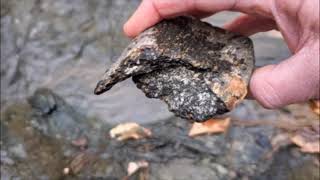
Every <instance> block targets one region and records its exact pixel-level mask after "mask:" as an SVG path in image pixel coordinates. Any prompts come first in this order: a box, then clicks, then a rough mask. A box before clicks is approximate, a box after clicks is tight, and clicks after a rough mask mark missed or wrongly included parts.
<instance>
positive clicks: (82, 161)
mask: <svg viewBox="0 0 320 180" xmlns="http://www.w3.org/2000/svg"><path fill="white" fill-rule="evenodd" d="M89 161H90V159H89V155H88V154H87V153H85V152H82V153H79V154H78V155H76V156H75V157H74V158H73V160H72V161H71V162H70V164H69V166H68V167H66V168H64V169H63V173H64V174H65V175H68V174H69V173H72V174H77V173H79V172H80V171H81V170H82V169H83V168H84V166H85V165H86V164H87V163H89Z"/></svg>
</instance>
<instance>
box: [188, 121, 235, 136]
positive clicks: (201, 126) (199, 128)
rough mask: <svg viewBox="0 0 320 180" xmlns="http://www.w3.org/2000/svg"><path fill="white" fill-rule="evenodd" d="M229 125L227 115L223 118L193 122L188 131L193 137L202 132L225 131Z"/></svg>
mask: <svg viewBox="0 0 320 180" xmlns="http://www.w3.org/2000/svg"><path fill="white" fill-rule="evenodd" d="M229 125H230V118H229V117H227V118H224V119H209V120H207V121H205V122H202V123H198V122H195V123H193V125H192V127H191V129H190V131H189V136H191V137H195V136H198V135H202V134H212V133H221V132H225V131H226V130H227V128H228V127H229Z"/></svg>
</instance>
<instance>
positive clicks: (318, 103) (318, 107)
mask: <svg viewBox="0 0 320 180" xmlns="http://www.w3.org/2000/svg"><path fill="white" fill-rule="evenodd" d="M309 106H310V108H311V110H312V111H313V112H314V113H316V114H317V115H320V100H311V101H310V102H309Z"/></svg>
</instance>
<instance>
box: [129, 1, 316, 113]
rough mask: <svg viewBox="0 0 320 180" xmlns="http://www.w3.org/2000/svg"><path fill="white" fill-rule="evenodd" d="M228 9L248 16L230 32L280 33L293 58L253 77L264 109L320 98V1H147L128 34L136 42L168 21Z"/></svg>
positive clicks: (253, 91)
mask: <svg viewBox="0 0 320 180" xmlns="http://www.w3.org/2000/svg"><path fill="white" fill-rule="evenodd" d="M224 10H230V11H239V12H242V13H245V14H246V15H242V16H240V17H238V18H236V19H235V20H234V21H233V22H231V23H229V24H227V25H225V27H224V28H225V29H228V30H230V31H234V32H237V33H240V34H243V35H246V36H250V35H253V34H255V33H258V32H263V31H269V30H272V29H277V30H279V31H280V32H281V33H282V35H283V37H284V39H285V41H286V43H287V45H288V47H289V49H290V51H291V52H292V54H293V55H292V56H291V57H290V58H288V59H286V60H284V61H282V62H281V63H280V64H277V65H268V66H264V67H262V68H258V69H256V70H255V72H254V73H253V75H252V78H251V81H250V85H249V89H250V93H251V95H252V96H253V97H254V98H255V99H256V100H257V101H259V102H260V104H262V105H263V106H264V107H266V108H277V107H281V106H284V105H287V104H291V103H297V102H304V101H307V100H309V99H319V91H320V89H319V88H320V87H319V83H320V82H319V81H320V79H319V74H320V72H319V71H320V70H319V1H318V0H276V1H275V0H263V1H253V0H144V1H142V3H141V4H140V6H139V8H138V9H137V10H136V12H135V13H134V14H133V15H132V17H131V18H130V19H129V20H128V22H127V23H126V24H125V25H124V32H125V33H126V35H127V36H129V37H134V36H136V35H138V34H139V33H140V32H142V31H143V30H145V29H146V28H148V27H150V26H152V25H154V24H156V23H157V22H159V21H161V20H162V19H165V18H171V17H175V16H179V15H185V14H187V15H193V16H195V17H198V18H204V17H207V16H210V15H213V14H214V13H217V12H220V11H224ZM266 51H267V50H266Z"/></svg>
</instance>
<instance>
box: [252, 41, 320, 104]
mask: <svg viewBox="0 0 320 180" xmlns="http://www.w3.org/2000/svg"><path fill="white" fill-rule="evenodd" d="M316 46H317V45H315V46H313V47H312V48H310V47H308V48H307V47H305V48H304V49H302V50H300V51H299V52H298V53H297V54H295V55H294V56H292V57H291V58H289V59H287V60H285V61H283V62H281V63H280V64H277V65H268V66H264V67H262V68H258V69H257V70H256V71H255V72H254V73H253V75H252V78H251V81H250V91H251V94H252V96H253V97H254V98H255V99H256V100H257V101H259V103H260V104H261V105H263V106H264V107H266V108H277V107H281V106H284V105H288V104H291V103H298V102H305V101H307V100H309V99H318V98H319V81H320V80H319V59H318V57H319V51H318V50H317V49H316ZM318 46H319V45H318Z"/></svg>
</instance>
